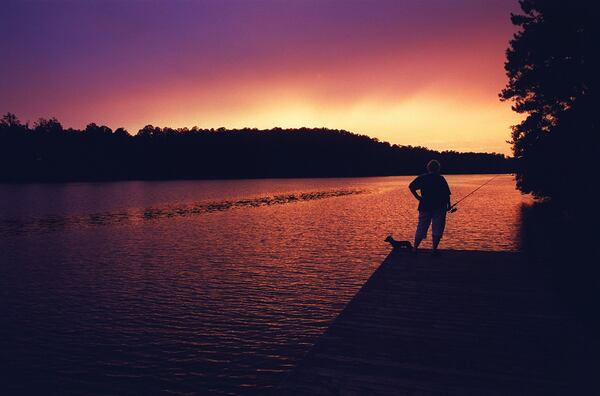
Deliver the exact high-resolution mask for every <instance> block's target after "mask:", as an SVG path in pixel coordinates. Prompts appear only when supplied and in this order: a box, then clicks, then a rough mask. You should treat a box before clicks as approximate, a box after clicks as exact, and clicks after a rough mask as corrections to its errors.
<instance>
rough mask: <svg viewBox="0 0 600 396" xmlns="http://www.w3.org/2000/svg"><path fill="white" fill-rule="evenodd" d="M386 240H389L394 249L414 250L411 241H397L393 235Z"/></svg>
mask: <svg viewBox="0 0 600 396" xmlns="http://www.w3.org/2000/svg"><path fill="white" fill-rule="evenodd" d="M385 242H388V243H389V244H390V245H392V247H393V248H394V249H399V250H412V243H410V242H409V241H397V240H395V239H394V238H393V237H392V236H391V235H389V236H388V237H387V238H385Z"/></svg>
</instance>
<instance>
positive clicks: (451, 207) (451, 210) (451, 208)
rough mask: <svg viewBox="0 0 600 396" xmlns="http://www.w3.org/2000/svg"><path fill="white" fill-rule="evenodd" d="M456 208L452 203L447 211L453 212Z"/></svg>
mask: <svg viewBox="0 0 600 396" xmlns="http://www.w3.org/2000/svg"><path fill="white" fill-rule="evenodd" d="M457 210H458V208H457V207H456V206H454V205H452V206H450V209H448V213H454V212H456V211H457Z"/></svg>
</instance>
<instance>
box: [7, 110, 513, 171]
mask: <svg viewBox="0 0 600 396" xmlns="http://www.w3.org/2000/svg"><path fill="white" fill-rule="evenodd" d="M0 142H1V143H0V147H1V149H0V150H1V155H0V165H1V166H0V169H1V170H0V181H3V182H26V181H43V182H46V181H101V180H161V179H221V178H279V177H349V176H379V175H381V176H384V175H408V174H418V173H422V172H423V169H424V165H425V164H426V163H427V161H428V160H430V159H431V158H436V159H438V160H440V161H441V162H442V164H443V167H444V171H445V172H446V173H507V172H512V170H513V168H512V166H513V163H512V161H511V159H510V158H507V157H505V156H504V155H501V154H487V153H459V152H455V151H443V152H437V151H432V150H428V149H426V148H423V147H411V146H398V145H391V144H389V143H386V142H380V141H378V140H377V139H373V138H370V137H368V136H364V135H357V134H354V133H350V132H348V131H343V130H330V129H325V128H298V129H281V128H273V129H270V130H258V129H250V128H244V129H232V130H230V129H225V128H219V129H216V130H215V129H200V128H198V127H193V128H191V129H188V128H177V129H174V128H160V127H155V126H152V125H147V126H145V127H144V128H142V129H140V130H139V132H138V133H137V134H136V135H130V134H129V133H128V132H127V131H126V130H125V129H123V128H118V129H116V130H114V131H113V130H112V129H111V128H109V127H107V126H104V125H96V124H94V123H92V124H89V125H88V126H87V127H86V128H85V129H84V130H77V129H72V128H69V129H65V128H64V127H63V126H62V125H61V124H60V122H58V120H56V119H55V118H49V119H40V120H38V121H37V122H35V123H34V125H33V127H30V126H29V125H28V124H23V123H21V122H20V121H19V120H18V118H17V117H16V116H15V115H14V114H11V113H8V114H6V115H4V116H3V117H2V119H1V120H0Z"/></svg>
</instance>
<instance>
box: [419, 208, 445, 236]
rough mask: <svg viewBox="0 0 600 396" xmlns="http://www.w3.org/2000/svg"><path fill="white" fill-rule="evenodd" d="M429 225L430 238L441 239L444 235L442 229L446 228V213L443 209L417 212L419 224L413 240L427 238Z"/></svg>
mask: <svg viewBox="0 0 600 396" xmlns="http://www.w3.org/2000/svg"><path fill="white" fill-rule="evenodd" d="M429 224H431V236H432V237H439V238H440V239H441V238H442V235H443V234H444V228H445V227H446V211H445V210H443V209H441V210H432V211H429V210H422V211H419V224H418V225H417V232H416V233H415V239H426V238H427V230H429Z"/></svg>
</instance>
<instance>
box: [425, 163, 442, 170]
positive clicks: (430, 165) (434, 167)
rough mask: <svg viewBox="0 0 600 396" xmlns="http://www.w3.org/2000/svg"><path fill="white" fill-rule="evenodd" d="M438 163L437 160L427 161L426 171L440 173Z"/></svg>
mask: <svg viewBox="0 0 600 396" xmlns="http://www.w3.org/2000/svg"><path fill="white" fill-rule="evenodd" d="M441 167H442V166H441V165H440V163H439V161H437V160H431V161H429V162H428V163H427V172H429V173H440V168H441Z"/></svg>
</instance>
